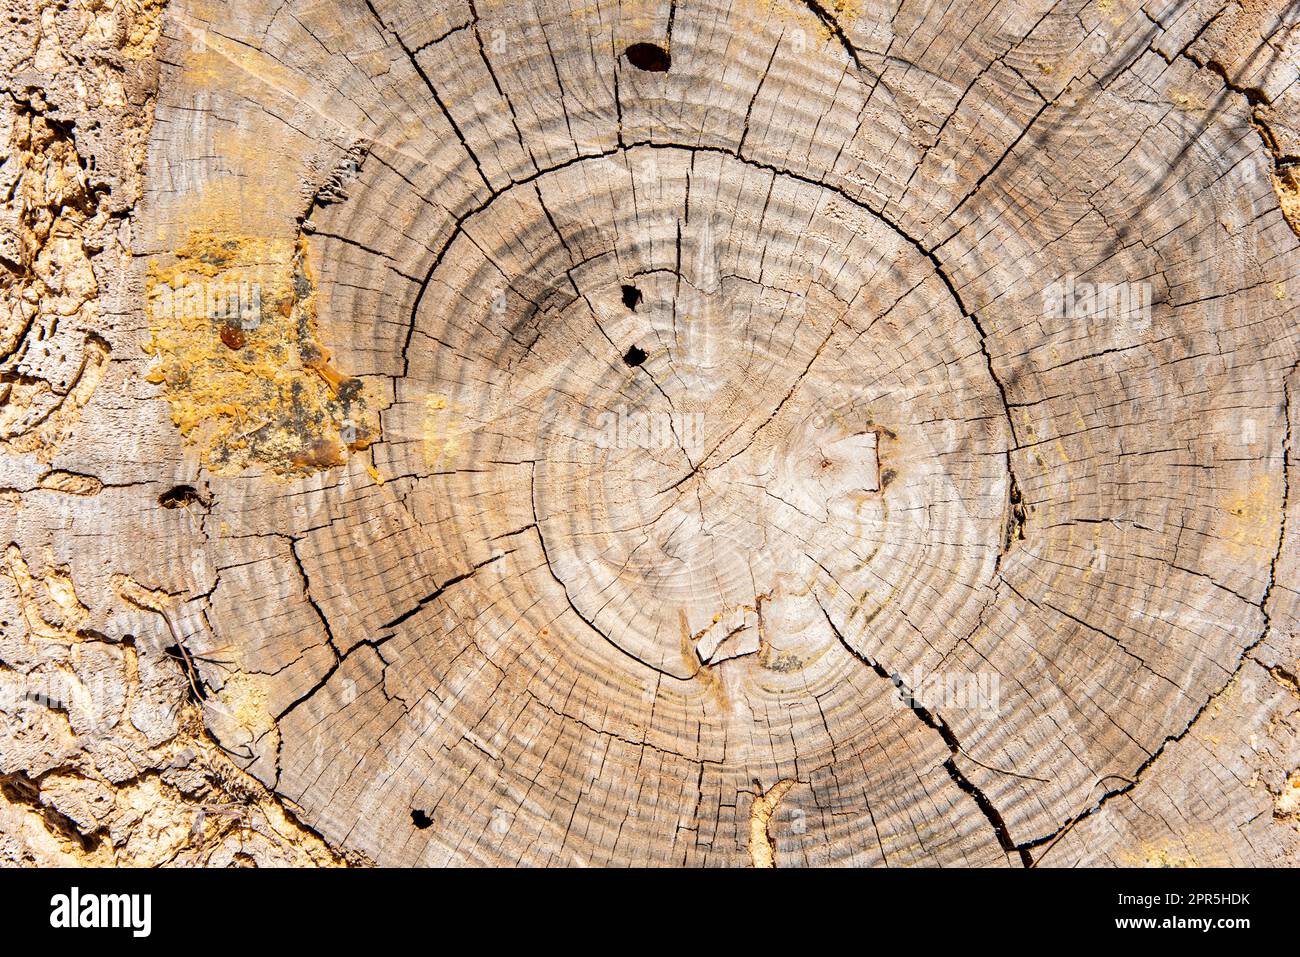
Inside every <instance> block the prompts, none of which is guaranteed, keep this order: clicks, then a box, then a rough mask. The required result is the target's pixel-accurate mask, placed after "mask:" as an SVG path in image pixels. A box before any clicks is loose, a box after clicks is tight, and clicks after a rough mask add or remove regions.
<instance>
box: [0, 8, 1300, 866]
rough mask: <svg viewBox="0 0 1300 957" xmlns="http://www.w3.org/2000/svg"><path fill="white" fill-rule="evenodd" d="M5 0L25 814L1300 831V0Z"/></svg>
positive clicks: (12, 727) (1295, 840)
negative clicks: (62, 2) (34, 0)
mask: <svg viewBox="0 0 1300 957" xmlns="http://www.w3.org/2000/svg"><path fill="white" fill-rule="evenodd" d="M3 3H4V7H3V9H4V10H5V11H6V13H7V17H6V20H5V27H4V36H5V39H6V41H7V42H6V44H5V45H4V49H3V52H2V53H0V57H2V58H3V60H4V66H5V69H4V70H3V71H2V72H0V90H2V91H3V94H4V95H3V97H0V137H3V139H4V141H5V142H7V143H8V148H7V151H6V152H5V154H4V157H3V159H4V162H3V165H0V199H2V200H3V205H2V206H0V215H2V216H3V219H2V220H0V270H2V271H0V336H3V341H0V346H3V350H4V351H3V354H2V356H3V364H2V365H0V389H2V390H3V392H0V484H2V485H4V486H5V492H4V507H3V509H2V510H0V522H3V529H2V530H0V535H3V539H2V540H0V543H3V544H4V545H6V546H7V548H6V551H5V554H4V556H3V562H2V563H0V568H2V569H3V571H4V575H2V576H0V612H2V616H0V629H2V630H3V639H2V640H0V683H2V684H0V688H3V689H4V693H5V695H6V698H5V699H4V700H3V701H0V713H3V715H4V720H3V724H2V725H0V728H2V729H3V736H2V737H0V775H3V777H2V778H0V783H2V785H3V786H2V787H0V794H3V803H0V859H2V860H7V861H15V862H23V861H52V860H77V861H85V862H87V863H112V862H119V863H120V862H141V863H162V862H202V863H244V862H251V863H281V862H289V863H314V864H321V863H347V862H357V863H363V862H367V861H373V862H378V863H383V864H514V863H522V864H550V865H572V864H595V865H600V864H650V865H663V864H673V865H746V866H748V865H753V866H760V867H770V866H797V865H806V864H813V865H820V864H867V865H921V864H945V865H996V866H1014V867H1019V866H1073V865H1077V864H1192V865H1195V864H1242V865H1248V864H1272V863H1289V862H1292V861H1295V860H1296V855H1297V853H1300V833H1298V831H1297V829H1298V827H1300V742H1298V741H1297V734H1300V705H1297V699H1298V698H1300V688H1298V686H1297V679H1296V673H1297V670H1298V669H1297V654H1298V652H1300V641H1298V639H1297V627H1298V626H1297V617H1298V616H1300V603H1298V599H1300V589H1298V588H1297V586H1298V585H1300V552H1297V551H1296V547H1295V546H1294V544H1293V539H1294V535H1293V534H1292V535H1288V530H1292V531H1293V530H1294V529H1295V528H1296V527H1297V524H1298V523H1300V515H1296V514H1293V513H1294V512H1295V510H1296V508H1297V505H1296V503H1295V499H1294V497H1293V496H1291V495H1290V490H1291V489H1292V488H1293V486H1294V483H1295V482H1297V481H1300V476H1297V475H1295V474H1294V463H1293V461H1292V449H1293V435H1292V422H1293V418H1294V416H1295V415H1296V414H1297V412H1300V407H1298V406H1297V403H1300V392H1297V390H1298V389H1300V378H1298V377H1297V374H1296V369H1297V364H1298V362H1300V325H1297V322H1296V319H1295V315H1296V303H1297V302H1300V281H1297V280H1296V278H1295V277H1294V273H1295V271H1296V268H1297V266H1298V265H1300V240H1298V239H1297V234H1298V233H1300V131H1298V130H1297V127H1296V125H1295V122H1294V118H1295V117H1296V116H1297V108H1298V107H1300V83H1298V82H1297V81H1298V80H1300V72H1298V66H1300V32H1297V30H1296V26H1297V23H1300V13H1298V12H1297V11H1295V10H1292V9H1291V8H1290V7H1288V6H1287V5H1285V4H1283V3H1280V2H1276V0H1263V2H1261V0H1244V2H1235V0H1233V2H1228V3H1223V2H1222V0H1148V2H1145V3H1138V2H1135V0H1093V2H1063V0H1062V2H1050V0H1001V2H994V0H963V2H953V3H935V2H925V0H880V2H877V0H839V2H833V3H832V2H822V3H816V2H806V3H801V2H792V0H736V2H733V3H725V2H720V0H690V2H687V0H676V2H673V0H662V2H645V3H641V2H626V3H621V4H610V3H593V4H588V5H579V4H573V3H551V2H541V0H530V2H523V3H515V2H510V3H507V2H500V0H492V2H488V0H454V2H426V0H420V2H416V0H233V2H225V3H216V2H207V0H170V2H168V4H167V6H166V8H165V9H164V8H163V7H162V5H161V3H160V2H158V3H151V2H146V3H144V4H140V3H134V2H131V0H117V2H114V0H98V2H95V0H92V2H90V3H87V4H85V5H75V4H73V5H67V6H58V5H56V4H53V3H45V2H43V0H42V2H41V3H38V4H37V9H36V10H34V11H33V10H31V9H30V2H29V0H3ZM19 4H22V6H21V7H20V6H19ZM1062 290H1064V292H1063V291H1062Z"/></svg>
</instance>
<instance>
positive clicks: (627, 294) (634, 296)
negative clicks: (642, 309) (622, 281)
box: [623, 286, 642, 312]
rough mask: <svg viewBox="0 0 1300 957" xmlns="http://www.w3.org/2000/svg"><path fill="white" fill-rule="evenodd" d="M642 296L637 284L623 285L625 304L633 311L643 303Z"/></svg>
mask: <svg viewBox="0 0 1300 957" xmlns="http://www.w3.org/2000/svg"><path fill="white" fill-rule="evenodd" d="M641 298H642V297H641V290H640V289H638V288H637V287H636V286H624V287H623V305H625V306H627V307H628V308H629V309H631V310H632V311H633V312H636V307H637V306H639V305H641Z"/></svg>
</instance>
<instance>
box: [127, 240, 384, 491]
mask: <svg viewBox="0 0 1300 957" xmlns="http://www.w3.org/2000/svg"><path fill="white" fill-rule="evenodd" d="M148 295H149V318H150V327H151V329H152V333H153V336H152V339H151V340H150V341H149V343H148V344H147V345H146V346H145V351H146V352H147V353H149V354H150V355H151V356H153V357H154V363H153V366H152V368H151V370H150V372H149V374H148V376H147V378H148V379H149V381H151V382H155V383H159V384H161V385H162V386H163V393H164V395H165V396H166V397H167V400H168V402H169V404H170V406H171V415H172V422H173V423H175V425H176V427H177V428H178V429H180V431H181V434H182V435H184V436H185V437H186V438H187V439H189V440H190V441H192V442H194V443H196V444H198V445H199V446H200V448H201V450H202V455H203V459H204V463H205V464H206V465H207V466H208V467H209V468H211V469H212V470H213V471H215V472H218V473H224V474H229V473H232V472H237V471H240V470H242V469H245V468H248V467H250V466H254V465H261V466H264V467H265V468H267V469H269V470H270V471H272V472H274V473H277V474H282V475H283V474H302V473H308V472H314V471H317V470H320V469H325V468H329V467H331V466H334V465H338V464H339V463H341V462H342V461H343V460H344V459H345V458H346V457H347V454H348V453H349V452H350V451H358V450H360V449H364V448H366V447H367V446H369V445H370V444H371V443H372V442H373V441H374V440H375V439H376V438H377V436H378V433H379V424H378V416H377V414H376V413H375V411H374V402H373V398H372V397H371V396H370V395H369V394H368V390H367V388H366V386H365V384H364V383H363V382H362V381H361V380H360V379H357V378H353V377H350V376H347V375H345V374H343V373H341V372H339V371H338V370H337V369H335V368H334V367H333V366H332V365H331V364H330V361H329V360H330V354H329V351H328V350H327V349H325V348H324V347H323V346H322V345H321V344H320V342H319V339H318V336H317V330H316V289H315V283H314V282H313V280H312V277H311V273H310V270H309V267H308V264H307V248H306V240H305V238H303V237H299V238H298V240H297V242H296V243H295V242H290V241H288V240H274V239H262V238H258V237H252V236H226V235H220V234H217V233H210V232H198V233H194V234H191V236H190V238H189V239H188V240H187V241H186V242H185V243H184V244H183V245H182V246H181V247H180V248H179V249H178V250H177V254H176V261H175V262H174V263H172V264H171V265H169V266H166V267H160V266H158V265H157V264H155V265H154V266H153V267H152V268H151V269H150V272H149V277H148Z"/></svg>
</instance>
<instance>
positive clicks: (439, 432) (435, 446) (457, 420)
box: [423, 393, 466, 471]
mask: <svg viewBox="0 0 1300 957" xmlns="http://www.w3.org/2000/svg"><path fill="white" fill-rule="evenodd" d="M423 431H424V460H425V462H426V463H427V464H428V466H429V468H430V469H433V470H435V471H436V470H437V469H439V468H450V467H452V463H453V462H454V461H455V459H456V457H457V455H459V454H460V453H461V452H462V451H464V440H463V436H464V433H465V431H466V426H465V421H464V419H463V418H462V417H461V415H460V413H459V412H458V410H457V409H456V408H455V407H453V406H452V404H451V403H450V402H449V401H448V399H447V397H446V396H445V395H442V394H440V393H432V394H430V395H427V396H425V398H424V425H423Z"/></svg>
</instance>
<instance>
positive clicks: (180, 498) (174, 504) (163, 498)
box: [158, 485, 206, 508]
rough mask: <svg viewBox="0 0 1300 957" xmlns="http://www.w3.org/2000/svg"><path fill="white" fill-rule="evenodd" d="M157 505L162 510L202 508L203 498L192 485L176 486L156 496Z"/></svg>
mask: <svg viewBox="0 0 1300 957" xmlns="http://www.w3.org/2000/svg"><path fill="white" fill-rule="evenodd" d="M158 504H159V505H161V506H162V507H163V508H185V507H187V506H189V505H200V506H204V505H206V503H205V502H204V501H203V496H202V495H200V494H199V492H198V489H196V488H195V487H194V486H193V485H177V486H175V487H173V488H169V489H168V490H167V491H165V492H163V493H162V494H161V495H159V496H158Z"/></svg>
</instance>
